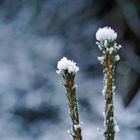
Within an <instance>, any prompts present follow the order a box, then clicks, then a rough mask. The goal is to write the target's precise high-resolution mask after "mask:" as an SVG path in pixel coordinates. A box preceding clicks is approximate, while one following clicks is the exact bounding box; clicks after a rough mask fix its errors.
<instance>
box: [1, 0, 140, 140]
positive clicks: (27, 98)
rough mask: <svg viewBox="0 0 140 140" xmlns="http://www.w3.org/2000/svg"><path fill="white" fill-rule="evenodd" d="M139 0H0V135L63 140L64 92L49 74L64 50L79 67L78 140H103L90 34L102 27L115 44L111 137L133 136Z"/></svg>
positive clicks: (138, 130) (138, 131)
mask: <svg viewBox="0 0 140 140" xmlns="http://www.w3.org/2000/svg"><path fill="white" fill-rule="evenodd" d="M139 17H140V1H139V0H0V139H1V140H56V139H57V140H58V139H61V140H70V139H72V138H70V136H69V135H68V134H67V132H66V131H67V129H70V127H71V122H70V118H69V112H68V109H67V101H66V97H65V90H64V89H63V87H62V85H60V76H58V75H57V74H56V65H57V61H58V60H59V59H60V58H61V57H63V56H66V57H68V58H69V59H73V60H74V61H76V62H77V65H78V66H79V67H80V71H79V73H78V75H77V84H78V97H79V106H80V115H81V121H82V122H83V125H82V129H83V137H84V140H97V139H100V140H103V139H104V138H103V136H102V135H101V134H100V133H98V132H97V130H96V129H97V127H101V128H103V115H102V112H103V109H104V102H103V96H102V94H101V90H102V79H103V74H102V66H101V65H100V64H99V62H98V60H97V56H100V55H101V53H100V51H99V49H98V47H97V45H96V43H95V42H96V39H95V33H96V31H97V29H98V28H99V27H104V26H110V27H112V28H113V29H114V30H115V31H116V32H117V33H118V39H117V42H118V43H119V44H121V45H122V49H121V50H120V52H119V53H120V57H121V61H119V62H118V64H117V68H116V80H115V84H116V85H117V89H116V95H115V105H116V106H115V116H116V120H117V122H118V125H119V127H120V132H119V133H117V136H116V140H126V139H127V140H139V139H140V102H139V100H140V18H139Z"/></svg>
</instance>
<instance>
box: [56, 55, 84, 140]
mask: <svg viewBox="0 0 140 140" xmlns="http://www.w3.org/2000/svg"><path fill="white" fill-rule="evenodd" d="M57 68H58V70H57V71H56V72H57V73H58V74H59V75H61V76H62V78H63V84H64V87H65V88H66V96H67V100H68V106H69V110H70V117H71V121H72V132H70V131H68V132H69V134H70V135H71V136H72V137H73V140H82V135H81V124H80V121H79V108H78V101H77V93H76V88H77V86H76V85H75V76H76V73H77V72H78V71H79V67H77V66H76V63H75V62H73V61H71V60H68V59H67V58H66V57H63V58H62V59H61V60H60V61H59V62H58V64H57Z"/></svg>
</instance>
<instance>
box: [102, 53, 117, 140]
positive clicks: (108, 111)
mask: <svg viewBox="0 0 140 140" xmlns="http://www.w3.org/2000/svg"><path fill="white" fill-rule="evenodd" d="M104 72H105V74H104V75H105V81H106V82H105V84H106V85H104V86H106V91H105V128H106V129H105V133H104V135H105V140H114V138H115V125H114V103H113V89H112V88H113V85H114V83H113V82H114V66H113V63H112V59H111V57H110V56H107V57H106V60H105V71H104Z"/></svg>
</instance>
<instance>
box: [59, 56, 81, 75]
mask: <svg viewBox="0 0 140 140" xmlns="http://www.w3.org/2000/svg"><path fill="white" fill-rule="evenodd" d="M57 68H58V70H57V71H56V72H57V73H58V74H61V73H62V72H63V71H64V70H68V72H69V73H77V72H78V71H79V67H78V66H76V63H75V62H74V61H72V60H68V59H67V58H66V57H63V58H62V59H61V60H60V61H58V63H57Z"/></svg>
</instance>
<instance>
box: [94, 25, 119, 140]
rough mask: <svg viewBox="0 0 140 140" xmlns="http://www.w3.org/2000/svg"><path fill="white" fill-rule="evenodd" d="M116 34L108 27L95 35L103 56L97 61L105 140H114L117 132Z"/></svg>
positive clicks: (117, 46)
mask: <svg viewBox="0 0 140 140" xmlns="http://www.w3.org/2000/svg"><path fill="white" fill-rule="evenodd" d="M116 38H117V33H116V32H115V31H114V30H113V29H111V28H110V27H104V28H99V29H98V31H97V33H96V39H97V45H98V47H99V49H100V51H101V52H102V54H103V56H101V57H98V60H99V61H100V63H101V64H102V65H103V67H104V70H103V74H104V88H103V90H102V93H103V95H104V99H105V112H104V117H105V120H104V125H105V130H104V136H105V140H114V138H115V132H117V131H118V130H119V128H118V125H117V124H116V122H115V120H114V103H113V98H114V97H113V96H114V90H115V85H114V70H115V64H116V62H117V61H118V60H119V59H120V57H119V55H118V54H117V53H118V50H119V49H120V48H121V46H120V45H117V43H116Z"/></svg>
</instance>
